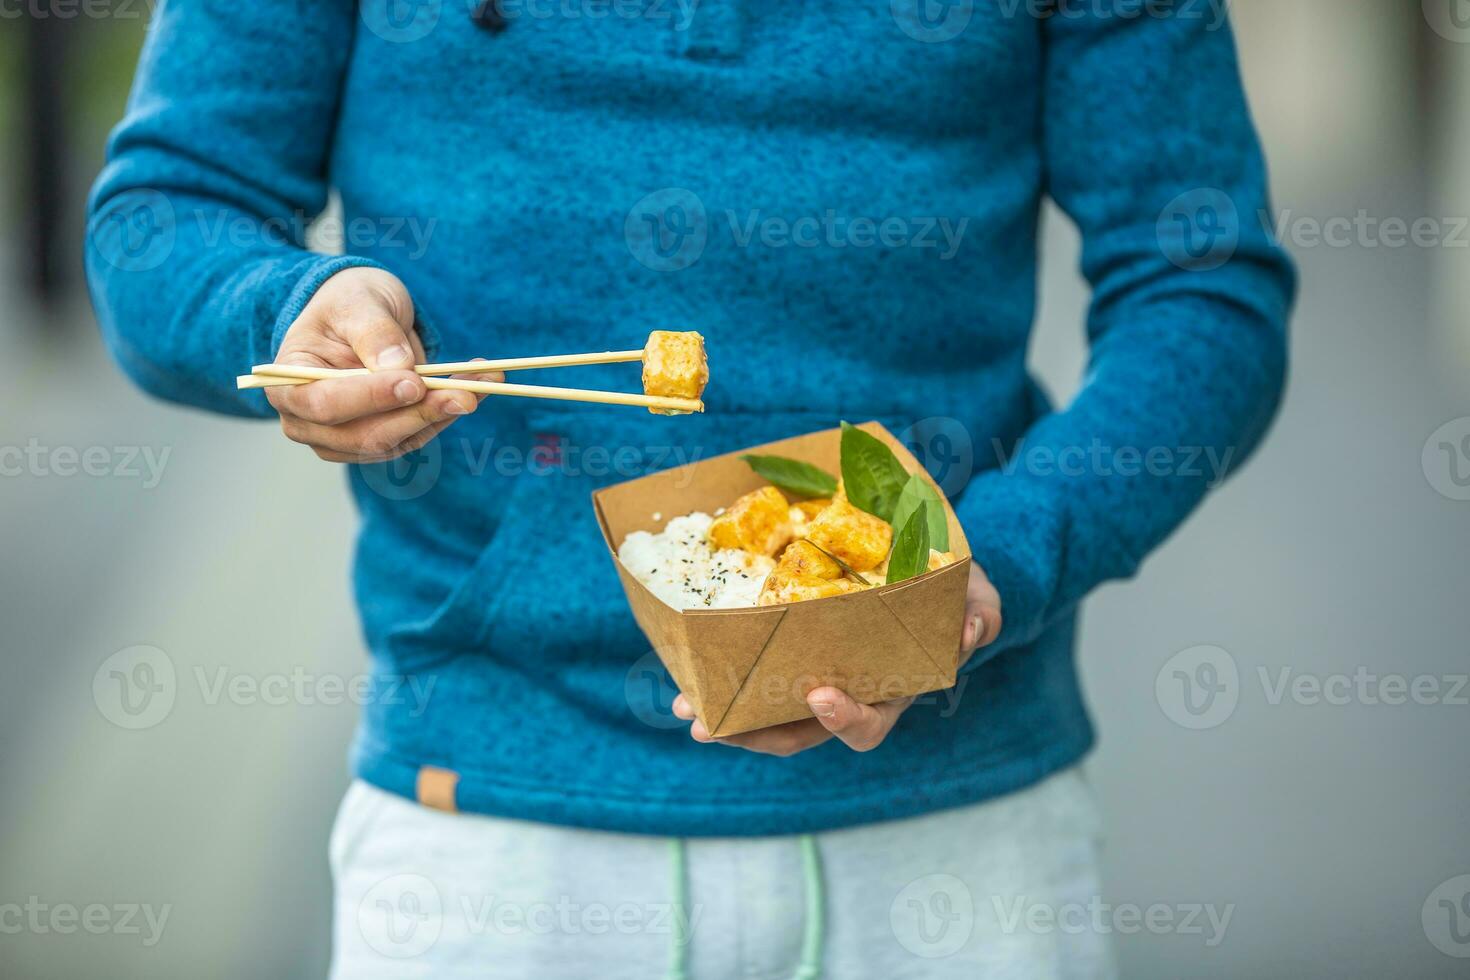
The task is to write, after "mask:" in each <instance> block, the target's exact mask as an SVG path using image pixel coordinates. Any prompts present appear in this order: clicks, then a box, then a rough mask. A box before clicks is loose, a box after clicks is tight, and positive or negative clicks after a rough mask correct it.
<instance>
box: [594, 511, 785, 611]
mask: <svg viewBox="0 0 1470 980" xmlns="http://www.w3.org/2000/svg"><path fill="white" fill-rule="evenodd" d="M713 521H714V518H713V517H711V516H710V515H709V514H704V513H694V514H688V515H685V516H684V517H676V518H674V519H673V520H671V521H669V523H668V525H667V526H666V527H665V528H664V529H663V530H662V531H660V532H659V533H657V534H650V533H649V532H647V531H634V532H633V533H632V534H630V535H628V536H627V538H625V539H624V540H623V544H622V546H621V547H619V548H618V560H619V561H621V562H622V563H623V565H624V567H626V568H627V569H628V571H630V572H632V573H633V576H634V577H635V578H637V579H638V581H640V582H642V583H643V584H644V585H645V586H647V587H648V590H649V591H650V592H652V593H653V594H654V595H656V596H658V598H659V599H660V600H662V601H663V602H664V603H666V604H668V605H670V606H673V607H674V608H675V609H742V608H747V607H751V606H754V605H756V600H757V599H759V598H760V592H761V585H762V584H763V583H764V582H765V580H766V576H767V575H769V574H770V572H771V569H773V568H775V567H776V563H775V562H774V561H772V560H771V559H769V558H767V557H765V556H764V555H754V554H751V553H750V552H747V551H737V550H734V549H720V550H716V549H715V548H713V547H711V545H710V543H709V526H710V524H711V522H713Z"/></svg>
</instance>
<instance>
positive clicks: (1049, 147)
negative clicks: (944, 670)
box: [957, 4, 1295, 667]
mask: <svg viewBox="0 0 1470 980" xmlns="http://www.w3.org/2000/svg"><path fill="white" fill-rule="evenodd" d="M1065 8H1066V9H1065V13H1064V12H1063V11H1062V9H1061V8H1058V9H1057V10H1056V12H1055V13H1054V15H1053V16H1052V17H1050V18H1048V19H1046V20H1045V21H1044V22H1043V26H1042V28H1041V29H1042V31H1043V36H1044V64H1045V68H1044V73H1045V77H1044V79H1043V85H1044V89H1043V104H1044V108H1043V115H1042V119H1041V138H1042V141H1043V161H1044V168H1045V179H1046V185H1047V191H1048V193H1049V194H1050V195H1051V196H1052V197H1053V198H1054V199H1055V200H1056V202H1057V203H1058V205H1059V206H1060V207H1061V208H1062V209H1063V210H1064V211H1065V212H1066V213H1067V214H1068V215H1069V216H1070V217H1071V218H1072V220H1074V221H1075V222H1076V223H1077V225H1078V227H1079V229H1080V231H1081V233H1082V240H1083V250H1082V251H1083V254H1082V271H1083V273H1084V275H1085V276H1086V277H1087V279H1088V282H1089V283H1090V285H1091V287H1092V301H1091V306H1090V309H1089V312H1088V319H1087V333H1088V338H1089V345H1090V358H1089V364H1088V370H1087V372H1086V376H1085V378H1084V380H1083V384H1082V387H1081V389H1080V391H1079V393H1078V395H1077V396H1076V398H1075V399H1074V400H1073V401H1072V403H1071V404H1070V405H1069V406H1067V407H1066V408H1065V409H1064V410H1062V411H1058V412H1053V413H1051V414H1048V415H1045V416H1043V417H1041V418H1040V419H1038V420H1037V422H1036V423H1035V424H1034V425H1033V426H1032V427H1031V428H1030V430H1029V431H1028V432H1027V433H1026V434H1025V437H1024V439H1023V440H1022V441H1021V443H1020V444H1019V445H1017V446H1015V447H1011V448H1012V449H1013V451H1012V452H1010V453H1008V454H1007V456H1006V458H1005V459H1003V460H1001V465H1000V466H999V468H996V469H991V470H989V471H987V472H985V473H983V474H981V475H979V476H978V477H976V478H975V479H974V480H973V481H972V482H971V484H970V485H969V487H968V488H967V489H966V490H965V491H964V493H963V494H962V495H961V497H960V501H959V503H958V506H957V510H958V512H959V516H960V518H961V520H962V521H963V522H964V525H965V527H966V529H967V535H968V536H969V537H970V539H971V545H972V550H973V552H974V555H975V558H976V560H977V561H978V562H979V563H980V565H981V567H982V568H984V569H985V571H986V573H987V574H988V575H989V576H990V578H991V579H992V581H993V582H994V583H995V585H996V587H997V589H998V590H999V591H1000V594H1001V601H1002V611H1003V619H1004V629H1003V630H1002V633H1001V636H1000V638H999V640H998V641H997V642H996V643H994V644H993V645H991V646H990V647H988V648H986V649H985V650H982V651H981V654H980V656H977V657H975V658H972V660H971V662H970V664H969V665H967V666H971V667H973V666H974V665H976V664H978V663H979V662H982V661H983V660H984V659H987V658H989V657H990V656H993V655H994V654H995V653H997V652H1000V651H1002V650H1005V649H1008V648H1013V647H1016V646H1022V645H1025V644H1027V643H1029V642H1031V641H1032V640H1034V639H1035V638H1036V637H1037V636H1038V634H1040V633H1041V631H1042V630H1044V629H1045V628H1046V627H1047V626H1048V625H1049V624H1050V623H1051V622H1053V621H1054V620H1056V619H1057V618H1058V617H1060V616H1063V615H1065V614H1067V613H1068V612H1069V611H1070V610H1071V609H1072V608H1073V607H1074V606H1075V605H1076V604H1077V603H1078V602H1079V601H1080V600H1081V599H1082V597H1083V596H1085V595H1086V594H1087V592H1088V591H1090V590H1091V589H1092V588H1094V587H1095V586H1097V585H1099V584H1100V583H1102V582H1104V581H1106V580H1109V579H1116V578H1125V577H1128V576H1130V575H1132V574H1133V573H1134V572H1135V571H1136V570H1137V568H1138V566H1139V564H1140V562H1141V561H1142V560H1143V558H1144V556H1145V555H1147V554H1148V553H1149V551H1150V550H1151V549H1153V548H1154V547H1156V546H1157V545H1158V544H1159V543H1160V542H1162V541H1163V540H1164V538H1165V537H1167V536H1168V535H1169V533H1170V532H1171V531H1173V530H1174V528H1175V527H1177V526H1178V525H1179V524H1180V523H1181V522H1182V521H1183V520H1184V519H1185V517H1186V516H1188V514H1189V513H1190V511H1191V510H1192V509H1193V508H1194V507H1195V506H1196V505H1197V504H1198V503H1199V502H1200V500H1201V498H1202V497H1203V496H1204V494H1205V493H1206V491H1207V490H1208V489H1210V488H1211V487H1213V486H1214V485H1215V484H1216V483H1217V482H1218V481H1219V479H1220V478H1221V477H1223V476H1224V474H1225V473H1226V472H1227V471H1229V470H1230V469H1233V468H1234V467H1237V466H1239V465H1240V463H1241V462H1242V461H1243V460H1244V459H1245V458H1246V457H1247V456H1248V455H1249V454H1250V453H1251V451H1252V450H1253V449H1254V448H1255V446H1256V444H1257V443H1258V442H1259V440H1260V439H1261V437H1262V435H1263V434H1264V432H1265V430H1266V429H1267V427H1268V425H1269V424H1270V421H1271V419H1272V418H1273V416H1274V415H1275V412H1276V408H1277V405H1278V403H1279V401H1280V398H1281V394H1282V389H1283V386H1284V381H1285V374H1286V360H1287V344H1286V320H1287V316H1288V313H1289V309H1290V306H1291V303H1292V298H1293V295H1294V291H1295V275H1294V272H1293V270H1292V267H1291V265H1290V263H1289V260H1288V259H1287V258H1286V256H1285V254H1284V253H1283V252H1282V251H1281V250H1280V248H1279V247H1278V246H1277V245H1276V244H1275V243H1274V242H1273V241H1272V240H1271V238H1270V236H1269V234H1268V232H1267V231H1265V230H1264V228H1263V223H1262V221H1261V220H1260V219H1259V215H1260V214H1263V213H1265V211H1266V209H1267V207H1268V204H1267V191H1266V177H1265V166H1264V163H1263V161H1262V158H1261V152H1260V148H1259V145H1258V142H1257V138H1256V134H1255V132H1254V129H1253V126H1252V123H1251V121H1250V117H1249V113H1248V111H1247V108H1246V104H1245V98H1244V94H1243V91H1242V87H1241V83H1240V78H1239V72H1238V68H1237V65H1236V56H1235V48H1234V41H1233V39H1232V37H1231V33H1230V30H1229V27H1228V25H1226V24H1224V23H1218V24H1216V23H1212V22H1211V20H1210V19H1209V18H1208V17H1201V16H1187V15H1186V14H1185V13H1184V11H1183V10H1182V8H1181V10H1180V12H1179V13H1177V14H1169V15H1165V16H1154V15H1150V14H1149V13H1148V12H1147V11H1143V10H1141V11H1140V13H1139V16H1137V17H1132V18H1124V17H1121V16H1119V13H1118V11H1116V10H1114V11H1112V12H1111V14H1110V15H1100V14H1098V13H1096V12H1093V13H1083V12H1082V10H1083V9H1085V5H1076V4H1066V5H1065ZM1171 9H1172V8H1171ZM1198 13H1201V12H1198V11H1197V12H1196V14H1198Z"/></svg>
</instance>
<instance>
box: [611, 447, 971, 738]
mask: <svg viewBox="0 0 1470 980" xmlns="http://www.w3.org/2000/svg"><path fill="white" fill-rule="evenodd" d="M859 428H861V429H863V430H865V431H867V432H870V433H872V434H873V435H875V436H877V437H878V438H879V439H881V440H883V442H885V443H886V444H887V445H888V446H889V448H891V449H892V450H893V452H894V454H895V455H896V456H897V457H898V460H899V462H900V463H902V464H903V467H904V469H906V470H908V471H909V472H910V473H920V474H923V476H924V479H925V480H927V481H928V482H929V484H930V485H931V486H933V487H934V490H935V492H936V493H938V494H939V497H940V499H941V500H944V509H945V513H946V516H947V517H948V519H949V537H950V550H951V551H953V552H954V553H955V556H956V558H957V559H958V560H957V561H956V562H955V563H954V564H952V565H947V566H945V567H944V568H941V569H939V570H938V571H934V572H929V573H927V574H925V575H921V576H919V577H918V578H914V579H910V580H908V581H906V582H900V583H897V584H896V585H885V586H879V587H878V588H874V589H869V590H867V591H864V592H858V593H854V594H852V595H845V596H836V597H833V598H829V599H815V600H810V601H807V602H797V603H790V604H787V605H782V606H762V607H758V608H754V609H700V610H691V611H687V612H681V611H679V610H676V609H673V608H672V607H670V606H667V605H665V604H664V603H663V602H661V601H660V600H659V599H657V598H655V597H654V595H653V594H652V593H651V592H649V591H648V589H646V588H645V587H644V586H643V584H642V583H641V582H639V581H638V580H637V579H636V578H634V577H633V575H632V574H631V573H629V572H628V570H627V569H625V568H624V567H623V566H622V563H621V562H618V561H617V546H618V544H620V543H621V542H622V540H623V539H624V538H625V537H627V536H628V535H629V534H631V533H632V532H633V531H660V530H662V529H663V526H664V524H665V523H666V522H667V521H668V520H670V519H672V518H673V517H676V516H678V515H680V514H688V513H691V512H693V511H697V510H702V511H705V512H707V513H713V512H714V511H715V510H716V509H718V508H720V507H728V506H729V505H730V504H731V503H732V502H734V500H735V498H737V497H739V496H740V495H741V494H743V493H747V492H749V491H751V490H754V489H756V488H758V487H761V486H764V485H765V481H764V480H762V479H761V478H760V477H759V476H757V475H756V474H755V473H754V472H753V471H752V470H751V469H750V467H749V466H747V465H746V464H745V463H744V462H743V461H742V460H741V459H740V457H741V456H742V455H744V454H745V453H758V454H761V455H776V456H789V457H791V458H792V459H799V460H803V461H805V462H808V463H813V464H815V465H817V466H821V467H822V468H824V469H826V470H827V471H828V472H831V473H837V472H838V471H839V469H840V466H839V463H840V439H841V429H838V428H833V429H825V430H823V431H821V432H813V433H809V434H807V435H802V436H795V437H793V438H790V439H782V440H779V441H777V442H770V443H766V444H764V445H760V446H752V447H750V448H749V449H744V450H741V451H740V452H738V453H730V454H727V455H724V456H716V457H713V458H711V459H706V460H701V461H700V462H697V463H692V464H688V465H685V466H679V467H675V468H674V469H671V470H664V471H662V472H660V473H654V474H652V475H650V476H645V477H641V478H639V479H636V480H629V481H627V482H625V483H619V484H616V485H614V486H611V487H606V488H604V489H602V490H599V491H597V492H596V493H594V494H593V495H592V502H593V507H594V508H595V509H596V511H597V521H598V524H599V526H600V527H601V528H602V533H603V538H604V540H605V541H606V543H607V546H608V548H609V549H610V550H611V551H612V553H613V561H614V563H615V564H616V565H617V570H618V578H619V579H620V580H621V582H622V583H623V590H624V591H625V592H626V593H627V595H628V604H629V606H631V607H632V610H633V617H634V619H636V620H637V622H638V626H639V628H640V629H642V630H643V633H644V635H645V636H647V637H648V641H649V643H651V644H652V645H653V648H654V650H655V651H657V653H658V655H659V658H660V659H661V660H662V661H663V663H664V666H665V667H667V668H668V671H669V673H670V674H671V675H672V676H673V678H674V683H676V684H677V685H679V689H680V690H681V691H683V692H684V694H685V696H686V697H688V698H689V700H690V702H691V703H693V705H694V708H695V712H696V713H697V714H698V715H699V718H700V720H701V721H702V722H704V725H705V727H706V728H707V729H708V730H709V731H710V733H711V734H713V735H715V736H716V737H724V736H727V735H737V734H739V733H741V732H748V731H751V730H753V729H757V728H766V727H769V726H771V725H779V724H781V723H783V722H788V721H796V720H798V719H801V718H810V717H811V710H810V709H809V708H808V707H807V705H806V694H807V693H808V692H809V691H811V690H812V689H813V688H815V687H822V686H826V685H832V686H835V687H839V688H841V689H843V690H845V691H847V692H848V694H850V695H851V696H852V697H854V698H856V699H857V700H859V701H863V702H866V703H869V704H871V703H874V702H878V701H885V700H889V699H892V698H899V697H908V696H911V695H918V694H923V693H926V692H928V691H937V690H943V689H944V688H948V687H952V686H953V685H954V683H955V671H956V670H957V668H958V661H959V648H960V638H961V633H962V630H963V616H964V602H965V591H966V587H967V585H968V582H969V574H970V572H969V566H970V561H969V559H970V547H969V542H968V541H967V540H966V539H965V534H964V530H963V529H962V528H961V527H960V525H959V521H958V519H957V518H956V517H955V514H954V509H953V508H952V507H951V506H950V504H949V501H948V500H946V499H945V498H944V494H943V492H942V491H940V490H939V487H938V485H937V484H935V483H934V481H933V480H932V479H930V477H929V475H928V474H927V473H925V471H924V469H923V467H922V466H921V465H920V464H919V462H918V460H916V459H915V458H914V457H913V454H911V453H910V452H909V451H908V449H907V448H905V447H904V446H903V445H902V444H901V443H900V442H899V441H898V440H897V439H896V438H894V436H893V434H892V433H890V432H889V431H888V430H887V429H885V428H884V427H883V426H882V425H879V424H878V423H877V422H867V423H864V424H863V425H861V426H859ZM655 513H658V514H660V515H662V516H661V517H660V518H655V517H654V516H653V515H654V514H655Z"/></svg>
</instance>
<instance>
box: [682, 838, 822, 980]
mask: <svg viewBox="0 0 1470 980" xmlns="http://www.w3.org/2000/svg"><path fill="white" fill-rule="evenodd" d="M669 865H670V868H671V869H672V874H673V878H674V880H673V895H674V948H673V950H672V951H671V953H670V956H669V980H689V941H690V939H691V938H692V937H691V936H690V935H689V932H688V925H689V854H688V849H687V848H686V847H685V844H684V840H683V838H680V837H671V838H669ZM801 871H802V876H803V878H804V879H805V881H804V884H805V886H806V889H805V890H806V930H805V931H804V932H803V933H802V937H801V962H800V963H799V964H798V965H797V967H796V973H795V975H794V976H793V977H792V980H817V978H818V977H820V976H821V975H822V947H823V945H824V944H825V938H826V937H825V933H826V921H827V917H826V887H825V885H824V884H823V882H822V857H821V854H820V853H818V851H817V839H816V838H815V837H813V836H812V835H811V834H802V835H801Z"/></svg>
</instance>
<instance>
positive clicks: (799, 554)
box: [773, 541, 842, 579]
mask: <svg viewBox="0 0 1470 980" xmlns="http://www.w3.org/2000/svg"><path fill="white" fill-rule="evenodd" d="M776 573H779V574H782V575H787V576H797V575H815V576H816V577H817V578H827V579H835V578H841V577H842V566H841V565H839V564H837V563H836V562H835V561H833V560H832V556H831V555H829V554H827V553H826V552H824V551H822V549H821V548H818V547H816V546H815V545H813V544H812V543H811V542H809V541H793V542H791V545H790V547H788V548H787V549H786V550H785V551H783V552H781V560H780V561H778V562H776V571H775V572H774V573H773V574H776Z"/></svg>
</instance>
